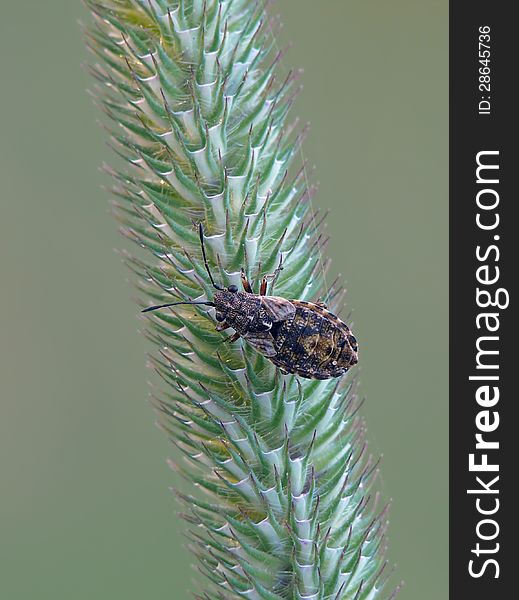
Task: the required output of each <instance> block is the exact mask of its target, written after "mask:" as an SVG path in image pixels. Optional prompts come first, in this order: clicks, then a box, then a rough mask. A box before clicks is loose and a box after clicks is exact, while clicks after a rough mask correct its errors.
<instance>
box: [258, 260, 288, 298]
mask: <svg viewBox="0 0 519 600" xmlns="http://www.w3.org/2000/svg"><path fill="white" fill-rule="evenodd" d="M282 270H283V255H281V256H280V258H279V265H278V266H277V268H276V270H275V271H274V273H271V274H270V275H265V277H263V279H262V280H261V287H260V296H265V295H266V294H267V282H268V280H269V279H271V280H272V284H271V286H270V293H271V294H272V292H273V291H274V286H275V285H276V281H277V279H278V277H279V274H280V273H281V271H282Z"/></svg>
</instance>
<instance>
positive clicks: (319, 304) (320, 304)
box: [316, 298, 328, 308]
mask: <svg viewBox="0 0 519 600" xmlns="http://www.w3.org/2000/svg"><path fill="white" fill-rule="evenodd" d="M316 305H317V306H320V307H321V308H328V306H327V305H326V304H325V303H324V302H323V301H322V300H321V298H319V299H318V300H317V302H316Z"/></svg>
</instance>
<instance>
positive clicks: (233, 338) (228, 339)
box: [223, 333, 241, 344]
mask: <svg viewBox="0 0 519 600" xmlns="http://www.w3.org/2000/svg"><path fill="white" fill-rule="evenodd" d="M240 337H241V335H240V334H239V333H234V334H233V335H230V336H229V337H226V338H225V339H224V340H223V341H224V342H229V344H233V343H234V342H236V341H237V340H239V339H240Z"/></svg>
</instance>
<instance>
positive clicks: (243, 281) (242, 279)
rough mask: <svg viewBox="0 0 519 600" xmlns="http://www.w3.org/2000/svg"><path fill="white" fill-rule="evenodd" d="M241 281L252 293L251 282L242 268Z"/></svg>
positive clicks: (244, 287)
mask: <svg viewBox="0 0 519 600" xmlns="http://www.w3.org/2000/svg"><path fill="white" fill-rule="evenodd" d="M241 283H242V285H243V289H244V290H245V291H246V292H248V293H249V294H252V293H253V292H252V286H251V284H250V283H249V280H248V279H247V276H246V275H245V271H244V270H243V269H242V270H241Z"/></svg>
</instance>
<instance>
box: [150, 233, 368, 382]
mask: <svg viewBox="0 0 519 600" xmlns="http://www.w3.org/2000/svg"><path fill="white" fill-rule="evenodd" d="M200 240H201V243H202V252H203V256H204V262H205V265H206V268H207V272H208V274H209V277H210V279H211V282H212V283H213V285H214V287H215V288H216V289H217V290H218V291H216V292H215V294H214V297H213V300H212V301H210V302H209V301H208V302H198V303H197V302H175V303H173V304H166V305H161V306H151V307H149V308H147V309H145V310H146V311H150V310H155V309H157V308H162V307H163V306H174V305H176V304H189V303H191V304H206V305H209V306H214V307H215V308H216V320H217V321H218V325H217V327H216V328H217V330H218V331H223V330H224V329H227V328H229V327H232V328H233V329H234V330H235V332H236V333H235V334H234V335H233V336H232V338H231V341H235V340H237V339H238V338H240V337H242V338H243V339H244V340H246V341H247V342H248V343H249V344H250V345H251V346H253V347H254V348H255V349H256V350H257V351H258V352H260V353H261V354H263V355H264V356H266V357H267V358H269V359H270V360H271V361H272V362H273V363H274V364H275V365H277V366H278V367H279V368H280V369H281V370H282V371H283V372H284V373H294V374H296V375H299V376H300V377H306V378H309V379H329V378H331V377H340V376H341V375H344V373H346V371H348V369H349V368H350V367H352V366H353V365H355V364H357V362H358V354H357V350H358V348H357V340H356V339H355V337H354V336H353V335H352V333H351V331H350V329H349V327H348V326H347V325H346V323H344V322H343V321H341V319H339V318H338V317H337V316H335V315H334V314H333V313H331V312H329V311H328V310H327V309H326V306H324V305H323V304H314V303H312V302H305V301H304V300H287V299H285V298H281V297H279V296H267V295H266V293H267V278H266V277H264V278H263V280H262V282H261V286H260V293H259V294H254V293H253V291H252V287H251V285H250V283H249V282H248V280H247V278H246V277H245V275H244V274H243V273H242V283H243V287H244V290H245V291H243V292H240V291H238V288H237V287H236V286H229V287H227V288H224V287H222V286H219V285H217V284H215V283H214V281H213V278H212V275H211V272H210V270H209V267H208V265H207V259H206V256H205V250H204V246H203V230H202V228H201V227H200ZM280 268H281V267H280ZM278 271H279V270H278Z"/></svg>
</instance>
